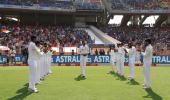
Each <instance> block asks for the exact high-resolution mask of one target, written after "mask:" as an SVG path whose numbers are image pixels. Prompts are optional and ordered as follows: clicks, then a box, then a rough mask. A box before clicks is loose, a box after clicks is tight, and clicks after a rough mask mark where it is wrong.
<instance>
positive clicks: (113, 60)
mask: <svg viewBox="0 0 170 100" xmlns="http://www.w3.org/2000/svg"><path fill="white" fill-rule="evenodd" d="M115 62H116V55H115V49H114V48H113V47H112V48H111V50H110V64H111V66H112V72H116V70H117V69H116V66H115V65H116V64H115Z"/></svg>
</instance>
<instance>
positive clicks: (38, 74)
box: [36, 59, 41, 83]
mask: <svg viewBox="0 0 170 100" xmlns="http://www.w3.org/2000/svg"><path fill="white" fill-rule="evenodd" d="M40 74H41V61H40V59H39V60H37V75H36V83H39V82H40V78H41V77H40Z"/></svg>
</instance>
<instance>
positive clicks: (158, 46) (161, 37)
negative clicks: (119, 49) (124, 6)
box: [101, 26, 170, 55]
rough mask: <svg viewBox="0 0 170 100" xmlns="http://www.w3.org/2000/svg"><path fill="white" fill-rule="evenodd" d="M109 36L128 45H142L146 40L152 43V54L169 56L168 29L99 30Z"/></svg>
mask: <svg viewBox="0 0 170 100" xmlns="http://www.w3.org/2000/svg"><path fill="white" fill-rule="evenodd" d="M101 30H103V31H104V32H106V33H107V34H108V35H109V36H111V37H113V38H115V39H117V40H119V41H121V42H123V43H125V44H126V43H129V42H131V41H135V43H136V44H142V43H143V41H144V40H145V39H147V38H151V39H152V41H153V47H154V52H155V53H156V54H158V55H160V54H161V55H167V54H168V55H169V54H170V49H169V50H168V46H169V45H168V44H169V42H168V41H169V39H170V28H169V27H162V28H151V27H143V28H141V27H130V26H129V27H112V26H109V27H107V28H103V29H101Z"/></svg>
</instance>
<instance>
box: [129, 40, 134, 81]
mask: <svg viewBox="0 0 170 100" xmlns="http://www.w3.org/2000/svg"><path fill="white" fill-rule="evenodd" d="M128 47H129V52H128V55H129V69H130V75H129V77H128V78H129V80H133V79H134V67H135V57H136V48H135V46H133V45H132V43H129V45H128Z"/></svg>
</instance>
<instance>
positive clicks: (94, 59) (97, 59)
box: [0, 55, 170, 64]
mask: <svg viewBox="0 0 170 100" xmlns="http://www.w3.org/2000/svg"><path fill="white" fill-rule="evenodd" d="M8 60H9V61H10V57H8ZM23 60H25V57H24V56H23V55H16V56H15V61H16V62H22V61H23ZM142 60H143V59H142V58H141V62H143V61H142ZM79 62H80V56H78V55H75V56H66V55H63V56H53V57H52V63H79ZM87 62H88V63H110V56H108V55H99V56H95V55H89V56H88V58H87ZM4 63H7V56H0V64H4ZM125 63H128V57H125ZM152 63H153V64H170V56H154V57H153V59H152Z"/></svg>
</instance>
